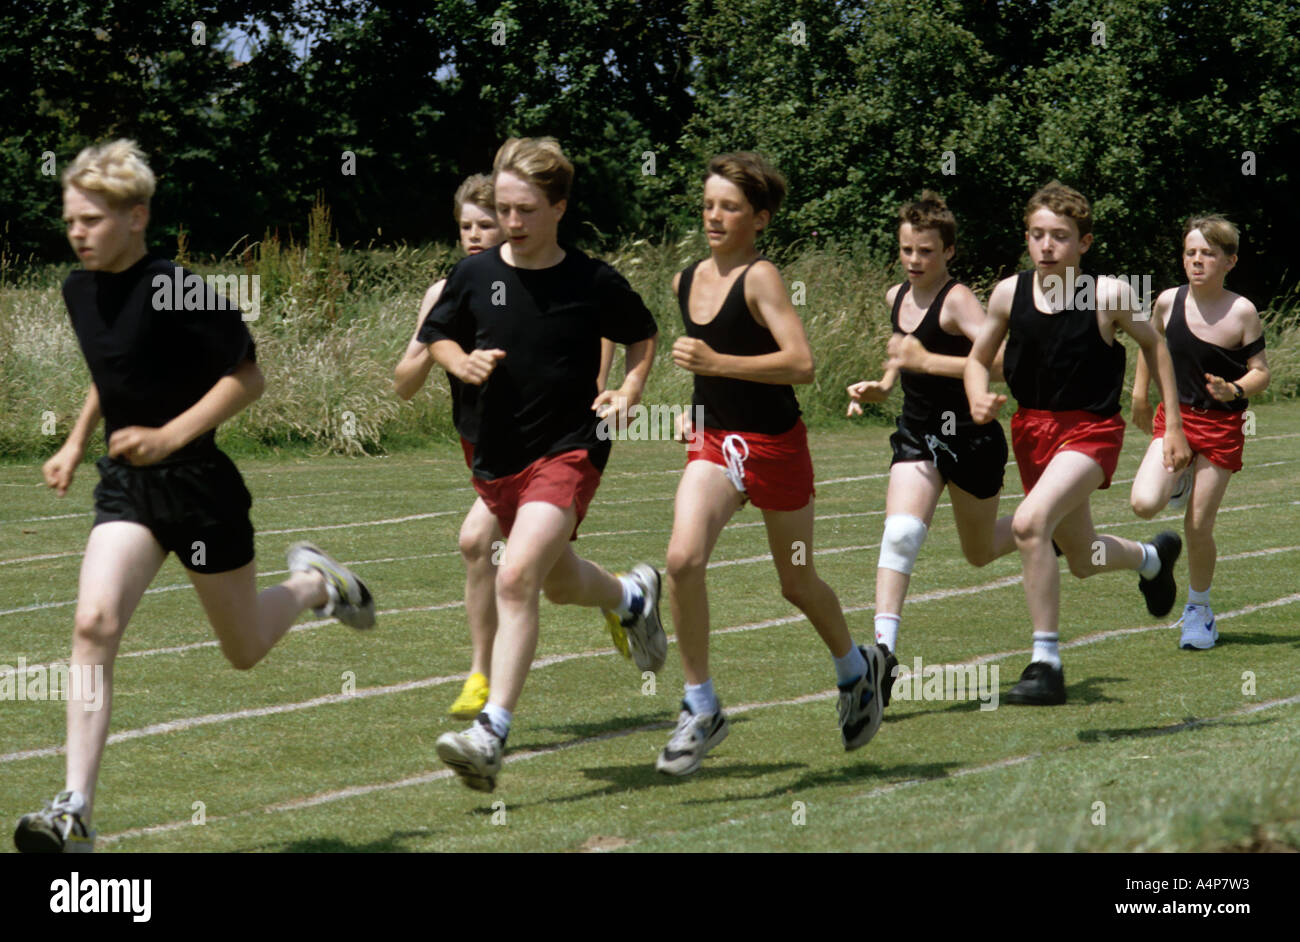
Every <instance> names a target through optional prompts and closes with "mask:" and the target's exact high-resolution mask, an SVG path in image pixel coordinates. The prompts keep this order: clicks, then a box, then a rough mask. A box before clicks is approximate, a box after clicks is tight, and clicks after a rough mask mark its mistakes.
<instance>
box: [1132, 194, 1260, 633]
mask: <svg viewBox="0 0 1300 942" xmlns="http://www.w3.org/2000/svg"><path fill="white" fill-rule="evenodd" d="M1239 241H1240V239H1239V235H1238V232H1237V227H1236V226H1234V225H1233V224H1232V223H1230V222H1228V220H1226V219H1224V218H1223V217H1222V216H1219V215H1210V216H1199V217H1194V218H1192V219H1189V220H1188V221H1187V225H1186V226H1185V227H1184V229H1183V270H1184V271H1185V272H1186V273H1187V284H1185V285H1183V286H1182V287H1181V288H1170V289H1169V290H1168V291H1165V292H1163V293H1162V294H1161V295H1160V298H1159V300H1157V301H1156V307H1155V313H1156V318H1155V323H1156V327H1157V328H1159V329H1160V330H1161V331H1162V332H1163V333H1164V334H1165V336H1166V339H1167V342H1168V346H1169V355H1170V357H1171V358H1172V359H1173V365H1174V374H1175V376H1176V377H1177V382H1178V410H1179V414H1180V416H1181V418H1182V424H1183V429H1184V431H1185V432H1186V435H1187V443H1188V445H1189V446H1190V448H1191V450H1192V453H1193V455H1194V459H1193V461H1192V463H1191V464H1190V465H1189V466H1188V467H1187V468H1186V469H1185V470H1184V471H1183V472H1182V473H1181V474H1174V473H1171V472H1169V471H1168V470H1166V469H1165V467H1164V465H1163V462H1162V460H1161V453H1162V450H1163V447H1164V435H1165V429H1166V421H1165V412H1164V405H1163V403H1162V404H1161V406H1160V407H1159V409H1157V411H1156V413H1155V415H1154V416H1152V414H1151V405H1150V403H1148V402H1147V389H1148V386H1149V385H1150V373H1149V372H1148V371H1147V370H1146V368H1145V365H1144V364H1142V363H1139V364H1138V369H1137V376H1136V378H1135V379H1134V381H1133V424H1135V425H1137V426H1138V427H1140V428H1142V429H1143V430H1144V431H1146V432H1151V433H1153V436H1154V437H1153V438H1152V440H1151V444H1150V446H1148V448H1147V453H1146V457H1144V458H1143V459H1142V467H1141V468H1139V469H1138V473H1137V477H1136V478H1134V480H1133V490H1132V493H1131V495H1130V497H1129V500H1130V502H1131V503H1132V505H1133V510H1134V512H1135V513H1137V515H1138V516H1139V517H1142V518H1144V519H1147V520H1149V519H1150V518H1152V517H1154V516H1155V515H1156V514H1157V513H1159V512H1160V511H1161V510H1162V509H1163V508H1164V507H1165V506H1166V505H1169V506H1170V507H1171V508H1175V509H1177V508H1181V507H1182V506H1184V505H1186V507H1187V511H1186V514H1185V515H1184V518H1183V532H1184V533H1185V534H1186V536H1187V583H1188V586H1187V587H1188V592H1187V605H1186V606H1185V607H1184V608H1183V616H1182V618H1181V619H1179V624H1180V625H1182V629H1183V630H1182V634H1181V635H1180V637H1179V639H1178V645H1179V647H1180V648H1184V649H1188V650H1202V651H1203V650H1208V649H1209V648H1212V647H1214V643H1215V642H1216V641H1217V640H1218V637H1219V632H1218V629H1217V628H1216V626H1215V623H1214V611H1213V609H1212V608H1211V607H1210V583H1211V582H1212V581H1213V579H1214V565H1215V561H1216V557H1217V554H1218V550H1217V548H1216V546H1215V543H1214V521H1215V518H1216V517H1217V515H1218V513H1219V505H1220V504H1221V503H1222V502H1223V495H1224V493H1226V491H1227V489H1228V482H1229V481H1230V480H1231V479H1232V475H1233V474H1235V473H1236V472H1237V471H1239V470H1241V455H1242V451H1243V449H1244V447H1245V443H1246V437H1245V433H1244V429H1243V428H1242V414H1243V413H1244V411H1245V409H1246V407H1247V405H1249V402H1248V401H1247V397H1248V396H1253V395H1256V394H1258V393H1261V392H1263V391H1264V390H1265V389H1267V388H1268V383H1269V371H1268V359H1267V358H1266V357H1265V355H1264V325H1263V324H1262V323H1261V322H1260V319H1259V313H1258V312H1257V311H1256V310H1255V305H1253V304H1251V303H1250V301H1248V300H1246V299H1245V298H1243V297H1242V296H1241V295H1239V294H1235V293H1233V292H1231V291H1228V290H1227V289H1225V288H1224V286H1223V279H1224V278H1225V277H1226V276H1227V274H1228V272H1230V271H1231V270H1232V268H1233V266H1234V265H1235V264H1236V263H1237V246H1238V243H1239Z"/></svg>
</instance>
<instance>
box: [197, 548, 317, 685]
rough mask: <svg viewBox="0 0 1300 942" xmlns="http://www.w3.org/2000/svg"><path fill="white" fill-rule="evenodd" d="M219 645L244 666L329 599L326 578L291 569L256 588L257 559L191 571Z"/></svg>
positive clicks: (239, 667) (236, 664)
mask: <svg viewBox="0 0 1300 942" xmlns="http://www.w3.org/2000/svg"><path fill="white" fill-rule="evenodd" d="M189 577H190V582H191V583H193V585H194V588H195V590H196V591H197V592H198V594H199V601H200V602H202V603H203V610H204V611H205V612H206V613H207V616H208V621H209V622H211V624H212V627H213V629H214V630H215V631H216V634H217V641H218V642H220V644H221V653H222V654H224V655H225V656H226V660H228V661H229V662H230V663H231V664H232V665H233V666H234V667H235V668H236V669H237V670H248V669H249V668H250V667H252V666H253V665H254V664H256V663H257V662H258V661H260V660H261V659H262V658H263V657H265V656H266V653H267V652H268V651H270V650H271V648H272V647H274V646H275V643H276V642H277V641H279V640H280V639H281V638H282V637H284V633H285V632H286V631H288V630H289V628H290V627H291V626H292V625H293V623H294V622H295V621H296V620H297V619H298V616H299V615H301V614H302V613H303V612H304V611H306V610H307V609H309V608H319V607H320V606H323V605H324V604H325V603H326V602H327V601H328V600H329V596H328V594H327V593H326V590H325V579H324V578H323V577H322V576H321V575H320V573H317V572H294V573H290V574H289V578H287V579H285V580H284V581H283V582H281V583H280V584H279V585H273V586H270V587H269V588H266V589H263V590H262V591H261V592H258V591H257V563H256V562H250V563H248V564H247V565H245V566H241V567H239V568H238V569H232V570H230V571H229V572H218V573H200V572H192V571H191V572H189Z"/></svg>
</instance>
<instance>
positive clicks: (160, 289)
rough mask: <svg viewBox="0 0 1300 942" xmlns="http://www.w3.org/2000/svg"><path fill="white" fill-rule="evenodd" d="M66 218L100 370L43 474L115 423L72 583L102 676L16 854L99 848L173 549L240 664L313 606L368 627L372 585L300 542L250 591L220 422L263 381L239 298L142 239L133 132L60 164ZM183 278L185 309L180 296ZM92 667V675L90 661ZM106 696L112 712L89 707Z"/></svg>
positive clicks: (54, 483) (83, 333)
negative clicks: (138, 638) (279, 571)
mask: <svg viewBox="0 0 1300 942" xmlns="http://www.w3.org/2000/svg"><path fill="white" fill-rule="evenodd" d="M63 186H64V190H63V219H64V221H65V222H66V223H67V226H68V241H69V242H70V243H72V247H73V249H74V250H75V251H76V253H77V257H78V258H79V259H80V260H81V264H82V266H83V267H82V268H81V269H77V270H75V271H73V272H72V274H70V275H69V276H68V279H67V281H65V282H64V283H63V299H64V302H65V303H66V304H67V307H68V316H69V318H70V319H71V321H72V327H73V330H74V331H75V333H76V335H77V341H78V343H79V344H80V346H81V352H82V354H83V355H84V356H85V358H86V365H87V367H88V368H89V370H90V377H91V381H92V382H91V386H90V391H89V393H88V394H87V396H86V403H85V405H84V406H83V407H82V410H81V415H80V416H79V417H78V419H77V422H76V425H75V426H73V429H72V431H71V433H70V434H69V435H68V439H67V441H66V442H65V443H64V445H63V447H62V448H61V449H59V451H58V453H57V454H55V455H54V456H53V457H52V458H50V460H49V461H47V462H45V465H44V467H43V468H42V472H43V474H44V476H45V483H46V484H48V485H49V486H50V487H51V488H53V489H54V490H55V491H56V492H57V493H58V495H59V496H60V497H62V496H63V495H64V494H65V493H67V490H68V487H69V485H70V484H71V483H72V478H73V475H74V474H75V473H76V470H77V466H78V465H80V464H81V461H82V459H83V458H84V457H85V453H86V447H87V445H88V444H89V442H90V438H91V435H92V434H93V433H94V432H95V429H96V428H98V426H99V423H100V421H101V419H102V420H103V422H104V425H105V429H104V437H105V439H106V440H107V444H108V454H107V455H106V456H104V457H102V458H100V459H99V462H98V464H97V468H98V470H99V477H100V481H99V484H98V486H96V488H95V522H94V524H93V525H92V527H91V530H90V537H89V538H88V539H87V541H86V554H85V556H84V557H83V558H82V561H81V580H80V585H79V587H78V589H77V613H76V618H75V623H74V627H73V634H72V655H71V657H70V658H69V667H70V669H72V670H77V671H82V672H86V671H92V670H93V671H95V672H98V673H99V674H100V675H101V676H102V678H103V681H102V688H100V689H97V690H93V691H92V690H87V689H84V688H83V689H82V690H81V691H80V692H79V693H77V691H78V688H77V686H76V685H73V687H72V690H73V691H74V695H73V696H71V697H69V699H68V710H67V730H68V746H67V777H66V779H65V782H66V785H65V790H64V791H62V792H60V793H59V794H58V795H57V796H56V798H55V799H54V801H53V802H50V803H49V806H48V807H47V808H45V809H44V810H43V811H37V812H33V813H31V814H27V815H24V816H23V817H22V819H21V820H20V821H19V822H18V827H17V829H16V830H15V832H14V843H15V845H16V846H17V847H18V849H19V850H20V851H23V852H45V853H79V852H90V851H92V850H93V849H94V842H95V833H94V831H92V830H91V829H90V822H91V815H92V813H93V809H94V803H95V785H96V782H97V780H98V778H99V768H100V762H101V760H102V759H103V755H104V746H105V744H106V742H107V739H108V727H109V714H110V712H111V707H112V694H113V665H114V662H115V660H116V658H117V652H118V649H119V647H120V646H121V643H122V636H123V633H124V632H125V631H126V626H127V623H128V622H129V621H130V619H131V616H132V615H133V614H134V613H135V610H136V607H137V606H138V605H139V603H140V600H141V598H142V597H143V596H144V593H145V590H146V589H148V587H149V583H150V582H152V581H153V579H154V576H156V575H157V573H158V570H159V569H160V568H161V567H162V564H163V561H164V560H165V559H166V558H167V554H168V553H169V552H174V553H176V557H177V559H178V560H179V561H180V563H181V565H183V566H184V567H185V570H186V574H187V575H188V576H189V579H190V582H191V583H192V584H193V586H194V589H195V591H196V592H197V593H198V596H199V601H200V602H201V603H202V604H203V610H204V612H205V613H206V614H207V616H208V621H209V622H210V623H211V625H212V628H213V630H214V631H215V632H216V635H217V640H218V641H219V642H220V644H221V653H222V654H224V655H225V656H226V659H227V660H229V661H230V663H231V664H232V665H233V666H234V667H235V668H236V669H238V670H248V669H249V668H251V667H252V666H253V665H255V664H256V663H257V662H258V661H260V660H261V659H262V658H263V657H265V656H266V654H267V653H268V652H269V651H270V650H271V648H272V647H273V646H274V645H275V644H276V642H277V641H279V640H280V638H282V637H283V636H284V634H285V632H287V631H288V630H289V628H290V627H291V626H292V625H293V623H294V621H295V620H296V619H297V618H298V616H299V615H300V614H302V613H303V612H304V611H305V610H307V609H308V608H312V609H315V611H316V612H317V614H325V615H333V616H334V617H336V618H338V619H339V620H340V621H342V622H344V623H345V624H347V625H350V626H351V627H353V628H370V627H372V626H373V625H374V623H375V604H374V599H373V598H372V597H371V595H370V592H369V590H368V589H367V588H366V586H365V585H364V584H363V583H362V582H361V581H360V580H359V579H357V578H356V576H355V575H353V573H351V572H350V571H349V570H348V569H346V568H345V567H343V566H341V565H339V564H338V563H337V562H335V561H334V560H333V559H331V558H330V557H328V556H326V555H325V554H324V553H322V552H321V551H320V550H318V549H317V548H316V547H314V546H312V545H311V544H310V543H295V544H294V545H293V546H291V547H289V554H288V557H289V559H288V563H289V565H288V568H289V572H290V575H289V578H287V579H285V581H284V582H281V583H280V584H278V585H274V586H269V587H268V588H265V589H263V590H262V591H261V592H258V590H257V563H256V562H255V561H254V559H253V526H252V523H251V522H250V521H249V508H250V507H251V505H252V498H251V497H250V496H249V493H248V489H247V488H246V487H245V486H244V482H243V479H242V478H241V477H240V474H239V469H237V468H236V467H235V465H234V462H232V461H231V460H230V459H229V458H228V457H226V455H225V453H224V452H222V451H221V450H220V449H218V448H217V445H216V428H217V426H218V425H220V424H221V423H222V422H224V421H225V420H226V419H228V418H231V417H232V416H234V415H236V414H238V413H239V412H240V411H242V410H243V409H245V408H247V407H248V406H249V405H250V404H251V403H253V402H254V401H255V400H256V399H257V398H258V397H259V396H260V395H261V394H262V390H263V388H264V385H265V382H264V380H263V379H262V373H261V371H260V370H259V369H258V367H257V363H256V361H255V358H254V356H255V355H254V346H253V338H252V337H251V336H250V335H249V333H248V328H247V327H245V326H244V323H243V320H242V318H241V315H240V312H239V309H238V308H236V307H234V306H233V305H232V304H230V303H229V302H228V301H227V300H226V299H225V298H223V297H221V296H220V295H218V294H217V293H216V292H215V291H213V290H212V289H208V290H207V291H203V292H198V291H193V290H192V287H191V286H192V285H193V284H194V279H197V277H198V276H196V275H192V274H189V273H187V272H185V270H184V269H182V268H180V267H179V266H176V265H174V264H173V263H172V262H170V261H168V260H166V259H163V258H159V257H157V256H155V255H151V254H150V253H149V251H148V249H147V248H146V245H145V228H146V227H147V225H148V222H149V202H150V198H151V197H152V196H153V193H154V187H155V179H154V175H153V171H152V170H150V169H149V165H148V164H147V163H146V162H145V158H144V155H143V154H142V153H141V152H140V150H139V148H137V147H136V145H135V143H134V142H133V141H128V140H116V141H113V142H111V143H108V144H103V145H100V146H97V147H88V148H86V149H85V150H83V151H82V152H81V153H80V154H78V155H77V158H76V160H75V161H73V163H72V164H71V165H70V166H69V167H68V169H67V170H66V171H65V172H64V174H63ZM180 285H183V286H185V288H184V301H183V302H182V303H181V304H180V305H179V309H177V307H176V306H174V302H173V301H172V299H173V298H174V297H175V296H177V295H179V294H180V293H181V288H180V287H178V286H180ZM91 676H94V675H93V674H92V675H91ZM92 699H95V700H99V701H100V705H102V709H97V708H96V707H95V706H94V705H93V704H92V703H91V702H89V701H91V700H92Z"/></svg>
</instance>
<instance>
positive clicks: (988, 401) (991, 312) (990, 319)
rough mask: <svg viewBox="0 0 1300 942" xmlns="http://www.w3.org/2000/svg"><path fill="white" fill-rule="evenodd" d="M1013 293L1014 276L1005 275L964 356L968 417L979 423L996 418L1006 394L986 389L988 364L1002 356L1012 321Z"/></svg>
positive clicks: (992, 296)
mask: <svg viewBox="0 0 1300 942" xmlns="http://www.w3.org/2000/svg"><path fill="white" fill-rule="evenodd" d="M1015 295H1016V279H1015V278H1014V277H1013V278H1004V279H1003V280H1002V281H1000V282H998V285H997V287H996V288H994V289H993V293H992V294H991V295H990V296H989V309H988V313H987V315H986V316H985V318H984V323H983V324H982V325H981V326H980V330H979V333H978V334H977V335H976V336H975V340H974V342H973V343H972V344H971V350H970V354H969V355H968V356H967V357H966V367H965V370H964V371H963V373H962V381H963V383H964V384H965V386H966V399H967V401H968V402H969V403H970V414H971V418H973V419H974V420H975V422H976V423H977V424H979V425H984V424H986V423H988V422H992V421H994V420H996V419H997V417H998V412H999V411H1000V410H1001V409H1002V406H1003V405H1004V404H1005V403H1006V401H1007V397H1006V396H1003V395H995V394H994V393H993V392H991V391H990V390H989V381H990V379H991V367H992V365H993V362H994V360H995V359H996V358H997V357H999V356H1000V355H1001V350H1002V342H1003V340H1004V339H1005V338H1006V336H1007V328H1008V326H1009V325H1010V323H1011V302H1012V300H1013V299H1014V298H1015Z"/></svg>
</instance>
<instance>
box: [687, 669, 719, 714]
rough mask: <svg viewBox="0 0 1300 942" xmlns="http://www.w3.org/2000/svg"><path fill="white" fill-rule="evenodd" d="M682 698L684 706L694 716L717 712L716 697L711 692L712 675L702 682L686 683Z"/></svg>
mask: <svg viewBox="0 0 1300 942" xmlns="http://www.w3.org/2000/svg"><path fill="white" fill-rule="evenodd" d="M683 699H684V700H685V701H686V708H687V709H688V710H690V711H691V713H693V714H694V715H696V716H701V715H703V714H706V713H717V712H718V697H717V695H716V694H714V692H713V678H712V677H710V678H709V679H708V680H706V681H705V682H704V683H702V684H687V685H686V694H685V696H684V697H683Z"/></svg>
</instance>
